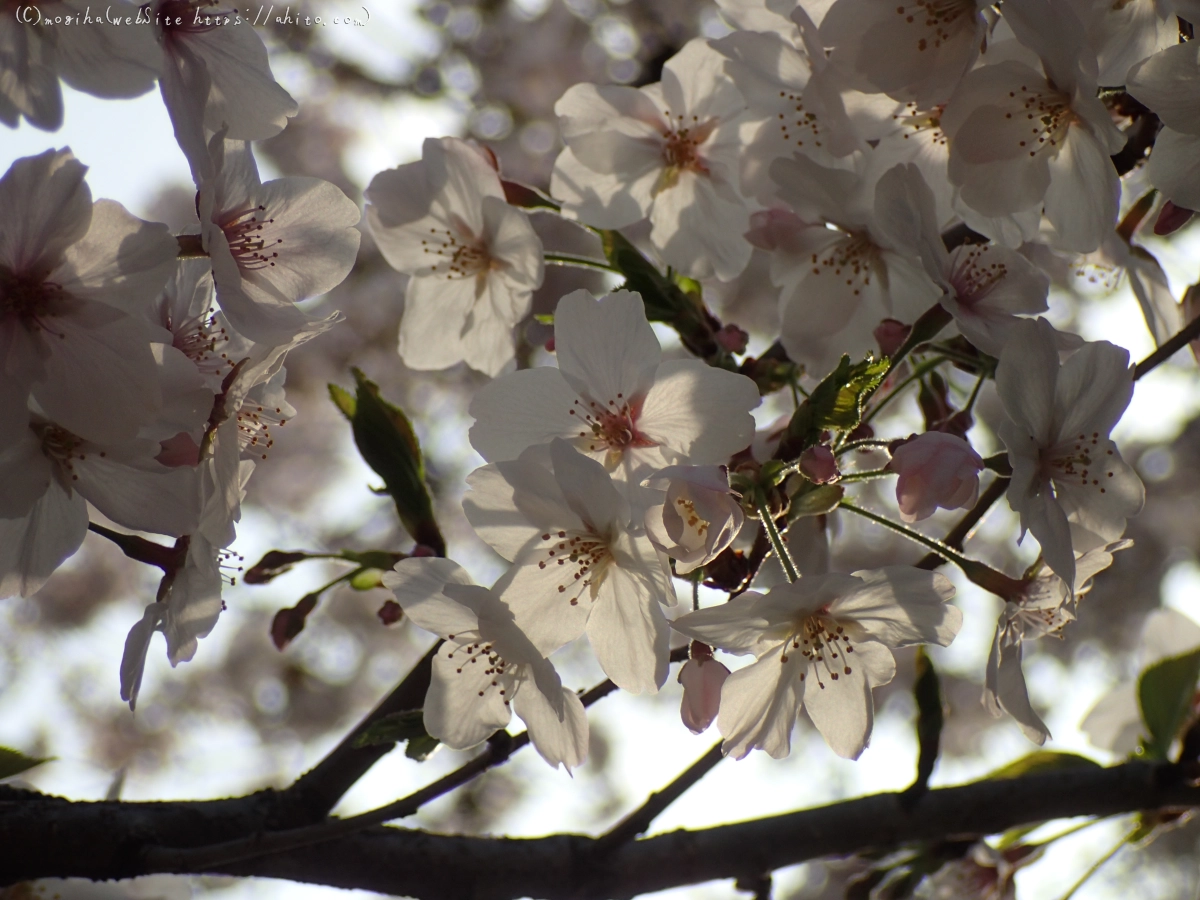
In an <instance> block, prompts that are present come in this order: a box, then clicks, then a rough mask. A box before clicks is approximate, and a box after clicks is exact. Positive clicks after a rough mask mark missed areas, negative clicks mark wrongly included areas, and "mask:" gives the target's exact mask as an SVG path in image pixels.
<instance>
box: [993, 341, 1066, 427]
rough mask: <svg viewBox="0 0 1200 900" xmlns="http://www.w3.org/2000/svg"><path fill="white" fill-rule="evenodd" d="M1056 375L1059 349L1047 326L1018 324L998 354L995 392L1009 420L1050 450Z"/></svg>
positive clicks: (1057, 373)
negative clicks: (1001, 351)
mask: <svg viewBox="0 0 1200 900" xmlns="http://www.w3.org/2000/svg"><path fill="white" fill-rule="evenodd" d="M1058 375H1059V366H1058V348H1057V346H1056V344H1055V341H1054V329H1053V328H1052V327H1051V326H1050V323H1049V322H1047V321H1046V320H1045V319H1038V320H1036V322H1028V323H1026V322H1021V323H1020V324H1019V326H1018V327H1016V328H1014V330H1013V334H1012V338H1011V339H1010V340H1009V342H1008V343H1007V344H1006V345H1005V347H1004V352H1003V353H1001V354H1000V365H999V366H997V368H996V391H997V393H999V394H1000V400H1001V401H1002V402H1003V403H1004V411H1005V412H1006V413H1008V417H1009V418H1010V419H1012V420H1013V422H1015V423H1016V424H1017V425H1018V426H1019V427H1020V428H1021V430H1022V432H1023V433H1024V434H1026V435H1028V436H1030V437H1032V438H1033V440H1034V441H1035V442H1036V444H1037V445H1038V446H1039V447H1046V446H1049V445H1050V443H1051V441H1052V440H1053V438H1054V434H1053V428H1054V424H1055V422H1054V413H1055V406H1054V404H1055V384H1056V382H1057V380H1058ZM1009 449H1010V450H1012V449H1014V448H1012V447H1010V448H1009Z"/></svg>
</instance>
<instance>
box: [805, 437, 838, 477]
mask: <svg viewBox="0 0 1200 900" xmlns="http://www.w3.org/2000/svg"><path fill="white" fill-rule="evenodd" d="M800 474H801V475H803V476H804V477H805V478H807V479H808V480H809V481H811V482H813V483H814V484H828V483H829V482H831V481H835V480H836V479H837V478H838V477H839V476H840V475H841V474H842V473H841V472H839V471H838V465H837V460H836V459H835V458H834V456H833V451H832V450H830V449H829V448H828V447H826V446H825V445H824V444H817V445H816V446H814V447H809V448H808V449H807V450H805V451H804V452H803V453H801V454H800Z"/></svg>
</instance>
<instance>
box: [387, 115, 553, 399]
mask: <svg viewBox="0 0 1200 900" xmlns="http://www.w3.org/2000/svg"><path fill="white" fill-rule="evenodd" d="M366 198H367V204H368V205H367V227H368V228H369V229H370V231H371V235H372V236H373V237H374V238H375V243H376V244H378V245H379V250H380V252H381V253H383V256H384V259H386V260H387V261H388V263H389V264H390V265H391V266H392V267H393V268H394V269H397V270H399V271H401V272H404V273H405V274H407V275H408V276H410V277H409V280H408V287H407V288H406V289H405V292H404V317H403V318H402V319H401V320H400V358H401V359H402V360H404V364H405V365H406V366H408V367H409V368H411V369H418V370H428V369H444V368H446V367H448V366H452V365H454V364H455V363H459V362H463V361H465V362H466V363H467V365H469V366H471V367H472V368H474V369H478V370H479V371H481V372H484V373H486V374H488V375H492V376H495V375H498V374H500V371H501V370H502V369H503V368H504V366H505V365H507V364H508V363H509V362H510V361H511V360H512V358H513V355H514V353H515V349H514V339H513V328H514V327H515V326H516V325H517V324H518V323H520V322H521V320H523V319H524V318H525V317H526V316H527V315H529V311H530V308H531V305H532V298H533V291H534V289H536V288H537V287H539V286H540V285H541V283H542V275H543V264H542V242H541V240H540V239H539V238H538V236H537V234H536V233H535V232H534V230H533V226H532V225H531V224H530V221H529V216H528V215H526V214H525V213H524V212H523V211H522V210H519V209H517V208H516V207H513V206H510V205H509V204H508V203H507V202H506V201H505V199H504V188H503V187H502V186H501V184H500V176H499V173H497V171H496V169H495V167H494V163H493V158H492V157H490V156H488V155H487V154H486V151H480V150H479V149H478V148H476V147H474V146H472V145H471V144H469V143H467V142H466V141H460V140H456V139H455V138H442V139H441V140H433V139H429V140H427V141H425V146H424V150H423V156H422V159H421V161H420V162H415V163H409V164H408V165H405V166H400V167H399V168H396V169H389V170H387V171H386V172H380V173H379V174H378V175H376V176H375V177H374V178H372V179H371V184H370V186H368V188H367V190H366Z"/></svg>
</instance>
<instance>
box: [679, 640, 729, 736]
mask: <svg viewBox="0 0 1200 900" xmlns="http://www.w3.org/2000/svg"><path fill="white" fill-rule="evenodd" d="M700 648H702V649H700ZM691 652H692V658H691V659H689V660H688V661H687V662H685V663H684V664H683V668H681V669H680V670H679V683H680V684H682V685H683V704H682V705H681V706H680V708H679V715H680V717H681V718H682V719H683V724H684V725H686V726H687V727H688V730H689V731H691V732H692V734H700V732H702V731H704V730H705V729H707V728H708V726H709V725H711V724H712V723H713V719H715V718H716V717H717V711H718V710H719V709H720V706H721V687H722V686H723V685H724V684H725V679H726V678H728V677H729V669H727V668H725V666H724V665H722V664H721V663H719V662H717V661H716V660H715V659H713V658H712V648H711V647H709V646H708V645H707V644H701V643H700V642H699V641H692V651H691Z"/></svg>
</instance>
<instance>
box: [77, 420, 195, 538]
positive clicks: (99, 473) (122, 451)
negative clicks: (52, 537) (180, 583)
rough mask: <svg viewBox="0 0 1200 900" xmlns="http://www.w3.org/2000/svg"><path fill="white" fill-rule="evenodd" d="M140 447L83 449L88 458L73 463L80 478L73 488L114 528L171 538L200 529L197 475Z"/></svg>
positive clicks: (138, 445) (81, 458) (155, 446)
mask: <svg viewBox="0 0 1200 900" xmlns="http://www.w3.org/2000/svg"><path fill="white" fill-rule="evenodd" d="M146 443H149V442H146ZM141 444H142V442H138V444H137V445H127V446H124V447H88V448H86V449H87V451H88V452H87V453H86V456H85V457H80V458H79V459H77V460H75V461H74V463H73V465H74V471H75V473H76V474H77V475H78V476H79V480H78V481H75V482H73V486H74V487H75V489H76V490H78V491H79V493H80V494H82V495H83V496H84V498H85V499H87V501H88V502H89V503H91V504H92V505H93V506H95V507H96V509H98V510H100V512H102V513H104V515H106V516H108V518H110V519H112V520H113V521H114V522H116V523H117V524H118V525H122V526H124V527H126V528H132V529H135V530H137V531H152V532H155V533H156V534H169V535H171V536H172V537H180V536H181V535H185V534H190V533H191V532H192V531H194V530H195V529H196V528H197V526H198V525H199V524H200V484H199V481H198V477H197V473H196V470H194V469H192V468H191V467H188V466H177V467H175V468H168V467H166V466H164V465H162V464H161V463H159V462H156V461H155V460H154V459H153V457H152V456H150V455H149V452H148V451H147V448H145V447H143V446H140V445H141ZM154 450H157V445H154ZM139 451H147V452H139Z"/></svg>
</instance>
